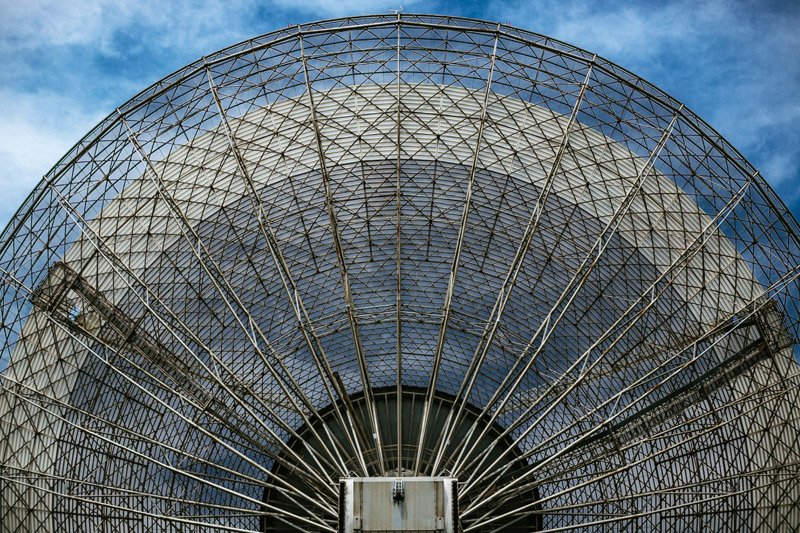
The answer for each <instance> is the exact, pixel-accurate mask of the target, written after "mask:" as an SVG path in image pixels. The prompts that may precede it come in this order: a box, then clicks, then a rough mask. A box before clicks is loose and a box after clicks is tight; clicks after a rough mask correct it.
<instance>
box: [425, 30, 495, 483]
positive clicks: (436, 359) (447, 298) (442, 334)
mask: <svg viewBox="0 0 800 533" xmlns="http://www.w3.org/2000/svg"><path fill="white" fill-rule="evenodd" d="M499 40H500V25H499V24H498V25H497V33H495V36H494V45H493V47H492V56H491V59H490V64H489V75H488V77H487V78H486V89H485V91H484V94H483V103H482V104H481V115H480V120H479V122H478V132H477V138H476V140H475V151H474V153H473V156H472V166H471V168H470V172H469V179H468V180H467V192H466V196H465V198H464V208H463V211H462V213H461V224H460V225H459V229H458V237H457V238H456V246H455V251H454V253H453V263H452V265H451V266H450V276H449V278H448V280H447V291H446V292H445V295H444V303H443V305H442V322H441V325H440V327H439V337H438V340H437V342H436V348H435V349H434V352H433V368H432V369H431V377H430V380H429V381H428V392H427V394H426V396H425V406H424V408H423V411H422V421H421V422H420V426H419V427H420V429H419V438H418V440H417V450H416V458H415V459H414V473H415V475H419V473H420V462H421V460H422V450H423V448H424V444H425V436H426V432H427V430H428V418H429V416H430V408H431V402H432V400H433V396H434V394H435V393H436V383H437V381H438V378H439V369H440V368H441V365H442V356H443V355H444V354H443V352H444V344H445V339H446V336H447V326H448V323H449V320H450V312H451V310H452V304H453V293H454V291H455V285H456V277H457V275H458V267H459V264H460V263H461V251H462V249H463V247H464V237H465V235H466V233H467V220H468V217H469V208H470V204H471V203H472V189H473V187H474V185H475V176H476V175H477V173H478V161H479V159H480V152H481V142H482V140H483V129H484V127H485V126H486V116H487V115H488V114H489V109H488V108H489V97H490V95H491V94H492V92H491V91H492V78H493V77H494V67H495V63H496V61H497V45H498V43H499Z"/></svg>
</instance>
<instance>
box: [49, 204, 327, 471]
mask: <svg viewBox="0 0 800 533" xmlns="http://www.w3.org/2000/svg"><path fill="white" fill-rule="evenodd" d="M56 193H57V196H58V197H59V200H58V201H59V204H60V205H61V206H62V208H64V209H65V211H67V213H68V215H69V216H71V217H73V218H74V219H75V222H76V225H78V227H79V228H80V230H81V232H82V233H83V234H84V235H85V236H86V237H87V238H88V239H89V242H90V243H91V244H92V245H93V246H94V247H95V249H96V250H97V252H98V253H100V254H101V255H102V256H103V257H104V258H105V259H106V261H108V263H109V265H111V266H112V268H114V270H115V271H116V272H117V274H119V270H118V268H122V269H123V270H124V271H125V272H126V273H127V274H128V275H129V276H131V278H133V279H134V280H136V282H137V283H138V284H139V285H140V286H141V287H144V288H145V290H146V291H147V293H148V295H149V298H144V297H142V296H141V295H140V294H139V293H138V291H136V290H135V289H134V287H133V286H132V285H131V284H130V282H129V281H128V280H127V278H126V277H125V276H122V275H120V278H121V279H122V280H123V281H124V282H125V284H126V285H127V286H128V288H129V289H130V290H131V292H132V294H135V295H136V297H137V299H139V301H140V302H141V303H142V305H143V306H144V307H145V308H146V309H147V310H148V311H149V312H150V314H151V316H153V317H154V318H155V319H156V320H157V321H158V322H159V323H160V324H161V325H162V326H163V327H165V328H166V329H167V330H168V331H169V332H170V334H171V335H172V336H173V338H175V339H176V340H177V341H178V342H179V343H180V344H181V346H182V347H183V348H184V349H185V350H186V351H187V353H189V354H190V355H191V357H192V358H193V359H194V360H195V361H196V362H197V363H198V364H199V365H200V367H201V368H202V369H204V370H205V371H206V373H207V374H208V375H209V376H211V377H213V378H214V379H215V381H216V383H217V384H218V385H219V386H220V387H221V388H222V389H223V390H224V391H225V392H226V393H227V394H228V395H229V396H230V397H231V398H233V399H234V400H235V401H236V402H237V403H238V404H239V405H240V406H242V407H243V408H244V409H245V410H246V411H247V412H248V413H249V414H250V416H251V417H252V418H253V419H254V420H255V421H256V422H257V423H259V425H261V426H262V427H264V428H265V429H266V430H267V431H270V432H271V431H272V430H271V429H270V428H269V427H268V426H267V425H266V424H265V423H264V422H263V421H262V420H261V417H260V416H258V415H257V414H256V413H255V412H254V411H253V410H252V408H251V407H250V406H249V405H248V404H247V403H246V402H244V401H243V400H242V399H241V398H240V397H239V395H238V394H236V393H235V392H233V390H232V389H231V387H230V386H229V385H228V383H226V382H225V380H223V379H221V378H220V377H219V376H217V373H216V372H214V371H213V370H212V369H211V368H210V367H208V366H207V365H206V363H205V362H204V361H203V360H202V359H201V358H200V357H199V356H198V355H197V354H196V353H195V352H194V350H192V349H191V348H190V347H189V346H188V344H187V343H186V342H185V341H184V340H183V339H182V338H181V336H180V335H178V334H177V332H176V331H175V330H174V329H173V327H172V326H171V325H170V324H169V323H168V322H167V321H166V320H165V319H164V318H163V317H161V316H160V315H159V313H157V312H156V311H155V310H154V309H153V308H152V306H151V303H150V301H149V299H150V298H152V299H153V300H155V301H156V302H158V303H159V304H160V305H161V306H162V307H163V308H164V310H165V311H166V312H167V313H168V314H169V315H170V317H171V318H172V319H173V320H175V321H176V322H178V323H179V324H180V325H181V327H182V329H183V330H184V333H186V334H187V335H188V336H189V337H190V338H191V339H192V341H193V342H195V343H197V344H198V346H200V347H201V348H202V349H203V350H204V351H205V352H207V353H208V354H209V356H210V357H211V358H212V359H213V361H214V363H215V364H216V365H218V366H220V367H221V368H223V369H224V370H225V371H226V372H228V374H229V375H231V376H232V377H233V378H234V380H236V381H239V378H238V377H237V376H236V374H235V373H234V372H233V371H232V370H231V369H230V368H228V366H227V365H226V364H225V362H224V361H222V360H221V359H220V358H219V357H218V356H217V355H216V353H215V352H214V351H213V350H211V349H210V348H209V347H208V346H207V345H206V344H205V343H204V342H203V341H202V340H201V339H199V338H198V337H197V335H195V334H194V332H193V331H192V330H191V328H189V327H188V326H187V325H186V324H185V323H184V322H183V321H182V320H181V319H180V318H178V317H177V316H176V315H175V314H174V313H173V312H172V311H171V310H170V309H169V307H168V306H166V305H165V304H164V303H163V302H162V301H161V299H160V297H158V295H156V294H154V293H153V292H152V291H151V289H150V288H149V286H148V285H147V284H145V283H143V282H142V281H141V280H140V279H139V278H138V277H137V276H136V274H135V273H134V272H133V271H132V270H131V269H130V268H129V267H128V266H127V265H125V263H124V261H122V259H121V258H119V257H118V256H117V255H116V254H115V253H114V252H113V251H108V250H104V249H105V248H106V246H105V243H104V242H103V241H102V239H100V237H99V236H98V235H96V233H95V232H94V230H93V229H92V228H91V225H89V224H88V223H87V222H86V221H85V220H84V219H83V218H82V216H81V215H80V214H79V213H77V212H76V210H75V209H74V208H73V207H72V206H71V204H69V203H68V201H67V200H66V199H65V198H63V196H61V195H60V193H59V192H58V191H56ZM89 232H91V235H90V234H89ZM111 258H114V259H115V260H111ZM217 289H218V291H219V292H220V295H221V296H223V297H224V295H222V290H221V288H219V287H217ZM242 328H243V329H246V328H244V326H242ZM248 338H250V337H249V335H248ZM267 367H268V368H269V369H272V367H271V365H269V364H268V363H267ZM273 376H276V373H275V372H274V370H273ZM276 380H277V381H278V383H279V385H281V384H282V382H281V381H280V380H278V379H277V377H276ZM244 388H245V389H246V390H247V391H248V392H249V394H250V396H251V397H252V398H254V399H255V400H256V401H257V402H259V404H261V406H262V407H263V408H264V409H266V410H267V412H269V413H272V409H271V407H270V406H269V405H267V404H266V403H264V402H263V400H262V399H261V397H260V395H257V394H255V393H254V392H253V391H252V389H251V388H250V387H249V385H244ZM281 389H282V390H283V391H284V392H285V393H286V394H287V399H288V400H289V401H290V402H292V404H293V406H294V408H295V410H296V411H297V412H298V413H300V414H301V415H302V410H301V409H300V408H299V406H297V404H296V403H295V402H294V400H293V398H292V396H291V395H289V394H288V392H287V391H286V389H285V388H284V387H283V386H281ZM275 420H276V421H277V423H278V424H279V425H283V426H285V429H287V430H288V431H289V432H290V433H292V432H293V429H292V428H290V427H288V426H286V425H285V422H284V421H283V420H282V418H281V417H278V416H276V417H275ZM284 446H288V445H285V444H284ZM287 449H288V448H287ZM289 453H290V454H291V453H293V452H289ZM311 453H312V455H316V453H317V452H316V451H315V450H311ZM319 473H320V474H322V475H324V476H326V477H329V476H327V472H326V471H325V470H324V469H323V470H321V471H320V472H319ZM329 483H332V481H330V480H329Z"/></svg>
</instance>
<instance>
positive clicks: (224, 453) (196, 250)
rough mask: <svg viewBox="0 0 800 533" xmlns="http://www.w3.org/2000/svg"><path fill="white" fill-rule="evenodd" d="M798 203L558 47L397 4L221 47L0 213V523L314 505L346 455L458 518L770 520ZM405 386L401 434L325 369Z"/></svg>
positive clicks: (628, 81) (315, 527)
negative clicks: (445, 496)
mask: <svg viewBox="0 0 800 533" xmlns="http://www.w3.org/2000/svg"><path fill="white" fill-rule="evenodd" d="M798 229H800V228H798V225H797V222H796V221H795V220H794V218H793V217H792V215H791V214H790V213H789V212H788V211H787V209H786V207H785V206H784V205H783V203H782V202H781V201H780V200H779V199H778V198H777V197H776V196H775V194H774V192H773V191H772V190H771V189H770V188H769V187H768V186H767V184H766V183H765V181H764V180H763V179H762V178H761V176H760V175H759V174H758V172H757V171H756V170H755V169H753V168H752V167H751V165H750V164H749V163H748V162H747V161H746V160H745V159H744V158H743V157H742V156H741V155H740V154H739V153H738V152H737V151H736V150H735V149H734V148H733V147H731V146H730V145H729V144H728V143H727V142H726V141H725V140H724V139H722V138H721V137H720V136H719V135H718V134H717V133H716V132H714V131H713V129H711V128H710V127H709V126H708V125H707V124H705V123H704V122H703V121H702V120H701V119H699V118H698V117H696V116H695V115H694V114H693V113H692V112H691V111H689V110H687V109H686V108H685V107H684V106H683V105H682V104H680V103H679V102H676V101H675V100H674V99H672V98H671V97H669V96H668V95H666V94H664V93H663V92H662V91H660V90H659V89H657V88H655V87H653V86H651V85H650V84H648V83H647V82H645V81H643V80H641V79H639V78H637V77H636V76H634V75H633V74H631V73H629V72H627V71H625V70H624V69H622V68H620V67H618V66H616V65H613V64H611V63H608V62H607V61H605V60H603V59H602V58H598V57H596V56H594V55H592V54H590V53H587V52H585V51H583V50H580V49H576V48H574V47H571V46H569V45H567V44H565V43H561V42H558V41H554V40H552V39H549V38H547V37H544V36H541V35H536V34H533V33H530V32H526V31H523V30H519V29H516V28H512V27H508V26H505V25H497V24H492V23H487V22H482V21H475V20H469V19H460V18H448V17H436V16H423V15H407V14H403V15H402V16H400V15H397V16H394V15H393V16H388V15H387V16H370V17H359V18H347V19H338V20H332V21H323V22H318V23H313V24H306V25H301V26H296V27H291V28H288V29H282V30H279V31H277V32H273V33H270V34H268V35H265V36H262V37H258V38H255V39H252V40H250V41H246V42H244V43H240V44H238V45H235V46H233V47H230V48H227V49H225V50H222V51H220V52H217V53H215V54H211V55H209V56H206V57H204V58H203V60H201V61H199V62H196V63H193V64H191V65H188V66H187V67H185V68H183V69H181V70H179V71H178V72H176V73H174V74H172V75H170V76H168V77H167V78H165V79H164V80H162V81H160V82H158V83H156V84H155V85H154V86H152V87H150V88H148V89H146V90H145V91H143V92H142V93H140V94H139V95H137V96H136V97H134V98H133V99H132V100H131V101H129V102H127V103H126V104H124V105H122V106H121V107H120V108H119V109H118V111H117V112H116V113H115V114H113V115H112V116H110V117H108V118H107V119H106V120H104V121H103V122H101V123H100V124H99V125H98V126H97V127H96V128H95V129H94V130H93V131H92V132H90V133H89V135H87V136H86V137H85V138H84V139H83V140H81V141H80V142H79V143H78V144H76V145H75V147H74V148H73V149H72V150H71V151H70V152H69V153H68V154H66V155H65V156H64V158H63V159H62V160H61V161H60V162H59V163H58V164H57V165H56V166H55V167H54V168H53V169H52V170H51V172H50V173H49V174H48V175H47V176H46V177H45V178H44V180H43V181H42V182H41V183H40V184H39V185H38V186H37V188H36V189H35V190H34V191H33V192H32V193H31V195H30V196H29V198H28V199H27V200H26V201H25V203H24V204H23V205H22V207H21V208H20V210H19V211H18V212H17V214H16V215H15V216H14V217H13V219H12V221H11V223H10V224H9V225H8V227H7V228H6V229H5V231H4V232H3V234H2V237H0V274H1V275H2V283H1V284H0V291H2V298H3V306H2V313H3V321H2V328H1V329H0V372H1V373H0V385H1V386H2V389H1V390H0V443H2V445H1V446H0V465H2V466H0V502H2V505H0V524H2V526H1V527H0V529H2V530H3V531H6V530H8V531H24V530H29V531H38V530H58V531H84V530H100V529H103V530H108V531H164V530H172V529H175V530H192V531H194V530H206V529H209V530H214V529H218V530H225V531H258V530H260V528H261V527H262V526H263V524H264V523H265V520H266V521H267V522H269V523H271V524H284V525H285V530H287V531H291V530H299V531H335V528H336V497H337V491H338V488H337V487H338V478H339V477H340V476H347V475H349V474H350V473H351V472H350V471H349V470H350V469H352V468H355V469H356V472H355V474H356V475H358V476H370V475H392V473H394V474H397V475H399V474H400V473H404V472H410V473H415V474H422V475H445V474H446V475H453V476H456V477H459V474H461V477H459V495H460V497H461V499H462V506H461V509H460V513H459V514H460V517H461V527H462V529H463V530H464V531H474V532H483V531H494V530H500V531H502V530H504V529H505V530H508V531H515V530H514V529H513V528H514V527H515V524H519V523H536V524H537V527H541V528H542V529H544V530H552V531H558V530H572V529H576V528H584V529H588V530H605V529H607V528H611V529H615V530H616V529H620V530H621V529H631V530H634V529H637V530H638V529H645V530H649V529H655V530H660V531H687V530H695V531H697V530H716V531H741V530H743V529H745V530H748V529H751V530H764V531H788V530H792V529H795V528H797V527H800V508H798V506H797V501H798V500H800V483H798V460H799V459H800V442H798V435H800V420H798V415H797V409H796V406H797V405H798V401H800V390H799V389H798V385H800V377H799V376H800V373H798V365H797V362H796V359H795V354H794V351H795V341H796V339H797V338H798V332H799V330H798V327H799V324H800V323H799V322H798V302H799V300H798V296H800V291H799V290H798V289H799V288H800V287H799V286H798V280H797V278H798V275H800V267H799V266H798V265H800V239H798V235H800V232H798ZM404 388H406V389H411V388H413V389H414V390H417V391H419V390H421V391H425V392H424V393H423V394H422V395H421V396H422V397H423V398H422V399H421V400H420V401H423V402H426V405H427V406H426V407H425V408H423V409H420V410H419V412H420V413H421V415H420V416H419V417H418V419H416V418H415V419H414V420H411V421H409V422H407V423H405V422H404V423H403V424H402V427H401V425H398V430H399V431H410V432H411V433H412V438H411V439H408V438H407V436H406V437H403V438H401V437H400V436H399V435H397V431H395V432H394V433H393V435H394V437H393V439H385V438H384V436H385V435H382V432H381V431H380V428H381V427H384V425H385V424H386V420H385V419H384V418H382V419H381V420H378V419H377V417H378V413H377V412H375V410H374V409H372V410H371V409H368V408H366V409H361V408H359V413H360V414H359V416H355V413H354V412H352V409H353V408H352V404H349V403H348V400H347V399H348V398H350V397H356V396H358V397H359V398H362V400H360V401H362V402H363V405H366V406H369V405H370V404H371V403H374V401H375V400H374V398H373V392H372V391H377V390H379V389H380V390H381V391H386V390H390V389H394V390H396V391H397V393H400V392H401V391H402V390H403V389H404ZM384 393H385V392H384ZM436 395H444V396H446V397H448V398H454V400H453V401H452V402H448V403H447V405H448V409H450V412H449V413H448V414H447V415H446V416H444V417H441V416H440V415H439V414H438V413H433V414H432V413H431V412H429V409H428V408H429V407H430V408H432V406H434V405H442V404H440V403H437V401H436V400H435V398H436V397H438V396H436ZM395 397H396V396H395ZM402 404H403V402H395V405H401V406H402ZM415 412H417V411H415ZM323 413H324V414H323ZM468 413H470V414H469V416H467V414H468ZM381 416H382V417H385V416H386V415H385V414H382V415H381ZM395 416H399V417H400V418H401V419H402V416H403V413H401V412H399V411H398V413H397V415H395ZM434 419H435V420H437V421H438V422H437V424H440V423H442V420H445V422H444V426H443V429H442V428H438V426H437V432H436V434H433V433H431V432H430V431H431V428H430V427H429V426H430V425H431V423H432V422H431V421H432V420H434ZM465 420H468V421H469V424H471V428H470V431H468V432H467V433H466V437H465V438H461V436H462V435H463V434H464V433H463V432H462V430H463V429H464V426H463V423H465V422H464V421H465ZM389 425H390V426H391V424H389ZM497 428H501V429H500V430H498V429H497ZM311 431H314V432H317V434H316V435H315V436H314V442H315V443H316V444H315V446H314V448H313V449H310V448H309V449H305V450H304V452H303V453H297V451H296V450H295V449H294V448H293V446H292V445H290V444H289V443H290V442H293V439H294V441H296V440H297V438H298V435H309V434H310V433H309V432H311ZM383 433H386V432H385V431H384V432H383ZM456 433H458V434H459V436H460V437H459V439H457V440H456V439H451V438H450V437H453V436H454V435H455V434H456ZM407 441H410V442H414V441H416V442H417V443H418V444H417V449H412V450H411V451H410V452H409V451H404V452H403V453H399V454H398V453H397V447H398V442H407ZM509 442H512V443H513V446H512V447H509V446H508V443H509ZM492 446H495V447H496V449H492V450H487V448H491V447H492ZM512 448H513V453H511V452H512ZM498 450H499V451H498ZM397 457H401V459H400V461H399V463H400V464H399V463H398V460H397V459H396V458H397ZM278 464H280V468H277V467H276V465H278ZM509 471H513V472H515V474H514V476H509V475H506V474H505V473H506V472H509ZM286 472H291V476H290V477H287V475H286V474H285V473H286ZM300 478H302V480H303V487H305V488H308V487H310V488H311V490H312V491H313V493H308V492H307V491H306V490H305V489H304V490H302V491H301V490H298V488H297V486H296V484H294V483H293V482H292V480H294V479H300ZM265 490H267V491H269V490H276V491H280V493H281V494H283V497H282V499H281V500H280V501H283V502H286V501H291V502H292V504H291V505H290V506H287V507H281V506H280V505H273V503H271V502H270V501H265V500H264V494H265ZM523 494H536V501H528V500H526V499H524V498H522V497H521V496H520V495H523ZM513 502H518V503H519V505H518V506H517V507H516V509H515V508H514V506H513V505H511V504H512V503H513ZM509 509H513V510H509ZM532 517H536V519H535V520H533V519H532ZM281 527H283V526H281Z"/></svg>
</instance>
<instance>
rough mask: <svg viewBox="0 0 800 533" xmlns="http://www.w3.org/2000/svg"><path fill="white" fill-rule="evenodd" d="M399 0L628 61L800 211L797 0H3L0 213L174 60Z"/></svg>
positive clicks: (6, 214) (409, 7)
mask: <svg viewBox="0 0 800 533" xmlns="http://www.w3.org/2000/svg"><path fill="white" fill-rule="evenodd" d="M401 6H402V7H403V8H404V10H405V11H406V12H427V13H441V14H451V15H462V16H468V17H476V18H483V19H488V20H495V21H499V22H507V23H510V24H513V25H515V26H519V27H522V28H525V29H529V30H532V31H535V32H539V33H544V34H547V35H550V36H553V37H556V38H559V39H562V40H564V41H567V42H569V43H571V44H575V45H577V46H581V47H583V48H586V49H588V50H590V51H592V52H596V53H597V54H598V55H601V56H603V57H606V58H607V59H610V60H611V61H614V62H615V63H618V64H620V65H622V66H624V67H626V68H628V69H629V70H631V71H633V72H634V73H636V74H638V75H640V76H642V77H643V78H645V79H647V80H649V81H650V82H652V83H654V84H655V85H656V86H658V87H660V88H662V89H664V90H666V91H667V92H668V93H670V94H672V95H673V96H674V97H675V98H677V99H678V100H680V101H682V102H684V103H685V104H686V105H687V106H688V107H689V108H691V109H692V110H694V111H695V112H696V113H697V114H698V115H700V116H701V117H703V118H704V119H705V120H706V121H708V122H709V123H710V124H711V125H712V126H713V127H715V128H716V129H717V130H718V131H719V132H720V133H721V134H722V135H723V136H724V137H726V138H727V139H728V140H729V141H730V142H731V143H732V144H733V145H734V146H736V147H737V148H738V149H739V150H740V151H741V152H742V153H743V154H744V155H745V156H746V157H747V158H748V159H749V160H750V161H751V162H752V163H753V164H754V165H755V166H756V168H758V169H759V170H761V173H762V175H764V176H765V178H766V179H767V181H769V182H770V183H771V184H772V186H773V187H774V188H775V189H776V190H777V191H778V194H779V195H780V196H781V197H782V198H783V199H784V201H786V203H787V204H788V205H789V207H790V209H792V211H793V212H794V213H795V215H796V216H798V215H800V2H792V1H789V2H762V1H721V0H718V1H708V2H697V1H689V0H673V1H666V2H613V1H612V2H588V1H578V0H540V1H512V0H495V1H484V2H480V1H464V2H454V1H441V0H402V1H401V0H389V1H388V2H369V1H366V0H334V1H328V0H302V1H299V2H298V1H294V0H262V1H242V2H233V1H217V0H198V1H184V0H178V1H174V2H171V3H166V2H163V1H154V2H150V1H144V0H141V1H138V2H134V1H129V0H83V1H80V2H79V1H75V0H73V1H70V0H25V1H20V0H0V64H2V65H3V68H2V70H1V71H0V118H2V120H0V190H1V191H2V194H0V226H4V225H5V224H6V223H7V221H8V220H9V218H10V217H11V214H12V213H13V212H14V211H15V210H16V208H17V207H18V206H19V204H20V203H21V202H22V201H23V199H24V198H25V196H26V195H27V194H28V192H30V190H31V189H32V188H33V187H34V186H35V184H36V183H37V182H38V181H39V179H41V177H42V176H43V175H44V174H45V173H46V172H47V171H48V170H49V168H50V167H51V166H52V165H53V164H54V163H56V161H57V160H58V159H59V158H60V157H61V155H63V154H64V153H65V152H66V151H67V150H68V149H69V147H70V146H71V145H72V144H74V143H75V142H77V141H78V140H79V139H80V138H81V137H82V136H83V135H84V134H85V133H87V132H88V131H89V130H90V129H91V128H92V126H94V125H95V124H96V123H97V122H99V121H100V120H101V119H102V118H103V117H104V116H106V115H108V114H109V113H111V112H112V111H113V110H114V109H115V107H117V106H118V105H120V104H121V103H123V102H125V101H126V100H128V99H129V98H130V97H131V96H133V95H134V94H136V93H137V92H139V91H140V90H141V89H143V88H145V87H146V86H148V85H150V84H151V83H153V82H155V81H157V80H158V79H160V78H162V77H164V76H165V75H167V74H168V73H170V72H172V71H173V70H176V69H178V68H179V67H181V66H183V65H185V64H187V63H189V62H191V61H193V60H195V59H197V58H199V57H200V56H202V55H204V54H208V53H210V52H213V51H215V50H218V49H220V48H223V47H225V46H227V45H229V44H233V43H235V42H237V41H241V40H244V39H245V38H248V37H252V36H255V35H259V34H262V33H267V32H269V31H271V30H274V29H276V28H279V27H282V26H286V25H287V24H293V23H298V22H307V21H312V20H318V19H323V18H330V17H336V16H344V15H356V14H365V13H375V12H379V13H382V12H388V11H389V10H390V9H392V8H397V7H401Z"/></svg>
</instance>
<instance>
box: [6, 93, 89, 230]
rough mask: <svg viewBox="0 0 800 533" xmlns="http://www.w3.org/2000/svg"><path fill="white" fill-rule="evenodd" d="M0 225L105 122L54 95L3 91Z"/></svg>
mask: <svg viewBox="0 0 800 533" xmlns="http://www.w3.org/2000/svg"><path fill="white" fill-rule="evenodd" d="M0 116H2V117H3V121H2V125H0V190H2V191H3V194H2V195H0V220H2V221H5V220H8V219H9V218H10V216H11V214H12V213H13V211H14V210H15V209H16V208H17V207H18V206H19V205H20V204H21V203H22V200H23V199H24V198H25V196H26V195H27V194H28V193H29V192H30V191H31V190H32V189H33V187H34V186H35V185H36V183H38V182H39V180H41V178H42V177H43V176H44V175H45V174H46V173H47V171H48V170H50V168H51V167H52V166H53V165H54V164H55V163H56V162H57V161H58V160H59V159H60V158H61V156H63V155H64V154H65V153H66V152H67V150H69V148H70V147H72V145H73V144H75V143H76V142H77V141H78V140H80V138H81V137H83V135H85V134H86V133H87V132H88V131H89V130H90V129H91V127H92V126H94V125H95V124H96V123H97V122H99V121H100V119H101V117H100V116H99V115H98V114H97V113H94V112H87V111H85V110H80V109H76V108H75V105H74V103H73V102H70V101H68V100H66V99H65V98H63V97H62V96H60V95H58V94H55V93H37V94H18V93H14V92H11V91H8V90H1V91H0Z"/></svg>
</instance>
